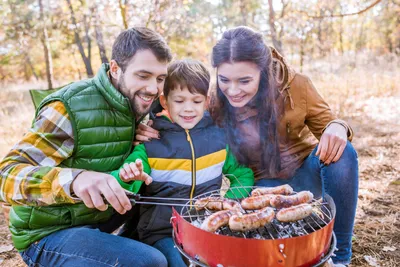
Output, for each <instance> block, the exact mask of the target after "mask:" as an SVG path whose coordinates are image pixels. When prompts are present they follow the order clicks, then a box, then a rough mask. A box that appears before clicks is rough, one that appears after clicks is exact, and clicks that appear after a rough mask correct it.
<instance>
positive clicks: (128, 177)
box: [119, 159, 153, 185]
mask: <svg viewBox="0 0 400 267" xmlns="http://www.w3.org/2000/svg"><path fill="white" fill-rule="evenodd" d="M119 177H120V178H121V180H122V181H124V182H130V181H132V180H136V181H144V182H145V183H146V185H149V184H150V183H151V182H152V181H153V178H151V177H150V176H149V175H148V174H147V173H145V172H143V163H142V161H141V160H140V159H137V160H136V161H135V162H132V163H129V164H128V163H125V164H124V166H123V169H121V171H120V172H119Z"/></svg>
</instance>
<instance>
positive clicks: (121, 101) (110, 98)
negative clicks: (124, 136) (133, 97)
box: [93, 64, 131, 113]
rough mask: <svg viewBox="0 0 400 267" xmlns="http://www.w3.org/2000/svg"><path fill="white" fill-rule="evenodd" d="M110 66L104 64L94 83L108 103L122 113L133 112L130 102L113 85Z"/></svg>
mask: <svg viewBox="0 0 400 267" xmlns="http://www.w3.org/2000/svg"><path fill="white" fill-rule="evenodd" d="M109 69H110V65H109V64H102V65H101V67H100V69H99V71H98V72H97V74H96V76H95V77H94V78H93V81H94V83H95V85H96V87H97V88H98V89H99V91H100V92H101V94H102V95H103V96H104V98H105V99H106V100H107V102H108V103H109V104H110V105H111V106H112V107H113V108H115V109H116V110H118V111H120V112H124V113H126V112H131V111H130V104H129V100H128V99H127V98H126V97H125V96H123V95H122V94H121V93H120V92H119V91H118V90H117V89H116V88H115V87H114V86H113V85H112V83H111V81H110V78H109V77H108V75H107V72H108V71H109Z"/></svg>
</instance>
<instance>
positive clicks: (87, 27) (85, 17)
mask: <svg viewBox="0 0 400 267" xmlns="http://www.w3.org/2000/svg"><path fill="white" fill-rule="evenodd" d="M81 3H82V6H83V8H84V9H85V11H86V10H87V5H86V1H81ZM91 20H92V16H91V15H90V16H88V15H87V14H86V12H85V14H84V15H83V24H84V26H85V41H86V43H87V45H88V47H87V53H88V60H89V62H92V39H91V38H90V35H89V30H90V24H91Z"/></svg>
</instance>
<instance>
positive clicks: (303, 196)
mask: <svg viewBox="0 0 400 267" xmlns="http://www.w3.org/2000/svg"><path fill="white" fill-rule="evenodd" d="M313 197H314V195H313V193H311V192H310V191H301V192H299V193H297V194H294V195H291V196H281V195H277V196H275V197H274V198H273V199H271V201H270V202H271V206H272V207H274V208H277V209H280V208H288V207H291V206H295V205H299V204H302V203H308V202H311V201H312V199H313Z"/></svg>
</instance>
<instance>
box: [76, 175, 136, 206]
mask: <svg viewBox="0 0 400 267" xmlns="http://www.w3.org/2000/svg"><path fill="white" fill-rule="evenodd" d="M71 188H72V190H73V192H74V193H75V195H76V196H77V197H79V198H80V199H82V201H83V203H85V205H86V207H88V208H96V209H98V210H101V211H105V210H106V209H107V207H108V205H107V204H105V203H104V200H103V197H104V198H105V199H106V200H107V202H108V203H110V204H111V206H112V207H113V208H114V209H115V210H116V211H117V212H118V213H120V214H124V213H125V212H126V211H128V210H130V209H131V208H132V205H131V202H130V201H129V198H128V197H127V196H126V194H125V192H124V190H123V188H122V187H121V186H120V185H119V184H118V182H117V180H115V178H114V177H113V176H111V175H109V174H105V173H101V172H93V171H84V172H81V173H80V174H79V175H78V176H77V177H76V178H75V180H74V181H73V182H72V185H71Z"/></svg>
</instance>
